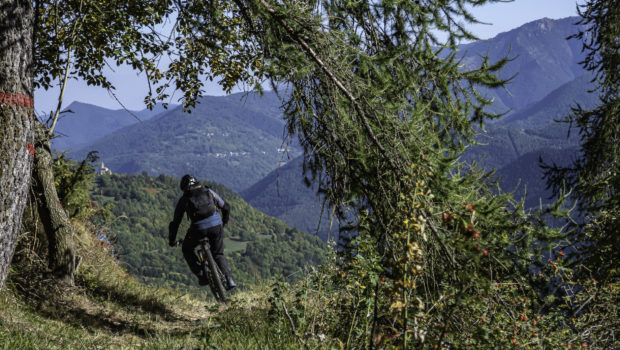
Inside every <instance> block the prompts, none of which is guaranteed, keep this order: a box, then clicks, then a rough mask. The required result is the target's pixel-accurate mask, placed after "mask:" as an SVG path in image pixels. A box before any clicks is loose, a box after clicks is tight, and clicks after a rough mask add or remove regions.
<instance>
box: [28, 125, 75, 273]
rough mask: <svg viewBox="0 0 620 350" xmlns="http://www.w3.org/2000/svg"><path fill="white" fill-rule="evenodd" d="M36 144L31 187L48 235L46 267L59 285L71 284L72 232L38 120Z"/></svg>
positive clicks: (72, 260)
mask: <svg viewBox="0 0 620 350" xmlns="http://www.w3.org/2000/svg"><path fill="white" fill-rule="evenodd" d="M35 141H36V142H35V158H34V167H33V171H32V180H33V181H32V187H33V190H34V191H33V192H34V194H35V201H36V205H37V211H38V215H39V218H40V219H41V222H42V223H43V228H44V229H45V233H46V236H47V242H48V253H49V254H48V259H49V267H50V269H51V270H52V273H53V274H54V277H55V278H56V279H57V280H58V281H59V282H61V283H65V284H68V285H72V284H73V273H74V271H75V253H74V246H73V234H74V231H73V228H72V226H71V225H70V224H69V217H68V215H67V213H66V212H65V210H64V209H63V207H62V204H61V202H60V199H59V198H58V193H57V192H56V184H55V182H54V171H53V164H52V162H53V160H52V154H51V148H50V142H49V137H48V133H47V129H46V128H45V127H44V126H43V125H42V124H41V123H40V122H38V121H37V122H35Z"/></svg>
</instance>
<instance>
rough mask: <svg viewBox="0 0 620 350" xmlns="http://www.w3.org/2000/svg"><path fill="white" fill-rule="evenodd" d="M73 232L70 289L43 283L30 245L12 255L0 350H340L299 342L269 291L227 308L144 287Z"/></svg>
mask: <svg viewBox="0 0 620 350" xmlns="http://www.w3.org/2000/svg"><path fill="white" fill-rule="evenodd" d="M78 232H79V234H78V235H77V236H76V238H77V239H76V241H77V243H78V246H79V247H80V248H79V251H78V253H79V254H80V255H81V256H82V257H83V263H82V265H81V267H80V269H79V270H78V272H77V276H76V286H75V287H69V288H61V287H59V286H58V285H55V284H53V283H50V280H49V279H47V278H45V277H43V276H45V266H46V262H45V261H43V260H37V259H38V258H36V256H37V255H36V254H32V253H33V252H32V251H31V250H30V249H31V246H29V244H22V246H21V247H20V248H19V249H18V250H17V253H16V257H15V258H14V263H13V266H12V267H11V272H10V274H9V277H8V279H7V283H6V284H5V286H4V288H3V289H2V291H1V292H0V350H4V349H7V350H8V349H89V350H90V349H302V348H312V349H329V348H339V346H338V347H334V346H333V345H334V343H333V342H326V341H324V342H317V341H316V340H311V339H301V338H298V336H297V335H294V334H293V333H292V332H291V330H290V327H289V324H288V321H287V320H286V319H283V318H282V317H274V316H273V314H271V313H270V310H271V306H270V303H269V297H270V296H271V295H272V292H271V287H270V285H268V284H261V285H257V286H254V287H252V288H251V289H249V290H245V291H241V292H237V293H236V294H233V295H231V296H230V303H229V305H228V306H222V305H220V304H219V303H214V302H209V301H206V300H205V299H204V298H197V297H196V296H194V295H192V294H187V293H183V292H180V291H175V290H171V289H167V288H163V287H161V288H153V287H149V286H146V285H143V284H141V283H139V281H138V280H137V279H136V278H134V277H133V276H131V275H129V274H128V273H127V272H126V271H125V270H123V269H122V268H121V267H119V265H117V263H116V261H115V260H114V258H113V257H112V256H111V255H110V254H109V253H108V252H107V251H106V250H104V249H103V248H102V247H101V246H99V245H97V244H96V243H97V240H96V238H95V237H94V235H93V234H92V233H91V232H89V231H88V230H86V229H85V228H84V227H78ZM25 241H28V240H27V239H26V240H25ZM236 243H243V242H236ZM304 344H305V345H304Z"/></svg>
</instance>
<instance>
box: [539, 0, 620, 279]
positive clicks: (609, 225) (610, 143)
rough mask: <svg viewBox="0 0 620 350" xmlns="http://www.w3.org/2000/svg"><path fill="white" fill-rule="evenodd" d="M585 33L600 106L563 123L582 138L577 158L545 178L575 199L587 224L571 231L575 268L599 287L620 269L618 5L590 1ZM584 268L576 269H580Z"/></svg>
mask: <svg viewBox="0 0 620 350" xmlns="http://www.w3.org/2000/svg"><path fill="white" fill-rule="evenodd" d="M580 15H581V23H582V24H583V25H584V26H585V27H586V28H585V29H584V30H582V31H581V32H579V33H578V34H577V35H575V36H574V37H575V38H578V39H580V40H582V41H583V50H584V51H585V52H586V57H585V59H584V61H583V62H582V65H583V67H584V68H585V69H587V70H588V71H589V72H591V73H592V74H593V75H594V79H593V82H594V83H596V89H595V90H594V91H595V92H596V93H598V96H599V99H600V104H599V105H598V107H596V108H594V109H587V107H584V106H582V105H580V104H577V106H576V107H574V108H573V114H572V115H570V116H568V117H567V118H566V121H568V122H570V123H571V125H573V124H574V125H575V126H576V128H577V130H578V131H579V135H580V137H581V149H580V154H579V157H578V158H577V159H576V160H575V161H574V162H573V164H572V165H571V166H561V165H556V164H553V165H551V166H549V165H548V166H547V168H546V176H547V180H548V183H549V185H550V186H552V188H553V189H554V191H555V192H556V193H557V192H559V191H561V190H562V189H563V188H564V187H573V186H574V187H575V197H576V199H577V204H578V206H579V209H580V210H581V211H582V212H583V215H584V216H585V219H584V220H583V222H580V223H578V224H577V225H575V226H574V230H573V235H574V237H573V240H572V242H573V244H574V246H573V247H574V249H576V250H577V251H578V252H580V253H581V254H579V255H575V256H574V258H575V261H574V264H575V265H576V266H580V269H582V272H581V273H582V276H581V277H582V278H584V276H592V277H594V278H595V279H597V280H599V281H600V282H602V283H607V282H614V281H618V277H619V276H620V275H619V273H618V264H619V263H620V252H619V251H618V249H617V247H618V245H620V241H619V239H620V235H619V232H620V231H619V227H620V226H619V224H620V222H619V221H618V220H619V218H620V196H619V193H620V146H619V144H618V142H617V141H618V139H619V138H620V126H619V124H620V123H619V122H620V96H619V92H618V91H619V86H620V72H619V71H618V64H619V62H620V42H619V41H618V36H619V35H620V28H619V27H618V25H617V23H618V21H619V20H620V9H619V6H618V1H614V0H611V1H608V0H590V1H588V2H587V3H586V4H584V5H583V6H582V7H581V8H580ZM581 263H582V264H583V265H580V264H581Z"/></svg>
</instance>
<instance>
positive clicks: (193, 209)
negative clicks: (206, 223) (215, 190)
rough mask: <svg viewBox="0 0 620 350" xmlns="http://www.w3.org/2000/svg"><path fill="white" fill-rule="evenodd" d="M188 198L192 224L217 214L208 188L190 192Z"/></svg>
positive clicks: (188, 212)
mask: <svg viewBox="0 0 620 350" xmlns="http://www.w3.org/2000/svg"><path fill="white" fill-rule="evenodd" d="M187 197H188V198H187V207H186V211H187V215H188V216H189V219H190V220H191V221H192V222H194V221H198V220H202V219H206V218H208V217H209V216H211V215H213V214H214V213H215V202H214V201H213V195H212V194H211V192H210V191H209V188H208V187H200V188H196V189H193V190H190V191H189V193H188V196H187Z"/></svg>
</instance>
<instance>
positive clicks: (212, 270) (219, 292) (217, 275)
mask: <svg viewBox="0 0 620 350" xmlns="http://www.w3.org/2000/svg"><path fill="white" fill-rule="evenodd" d="M202 249H203V250H204V253H205V254H204V255H205V258H206V259H205V260H206V261H205V264H203V268H204V269H205V270H207V269H208V271H204V273H205V274H206V276H211V280H210V281H209V287H210V288H211V292H212V293H213V295H214V296H215V299H217V300H218V301H220V302H222V303H226V302H227V300H226V289H224V284H223V283H222V281H223V279H224V278H223V277H224V274H223V273H222V271H221V270H220V268H219V266H217V264H216V263H215V259H213V254H211V250H209V249H208V247H205V246H203V247H202Z"/></svg>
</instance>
